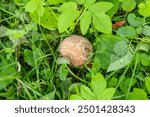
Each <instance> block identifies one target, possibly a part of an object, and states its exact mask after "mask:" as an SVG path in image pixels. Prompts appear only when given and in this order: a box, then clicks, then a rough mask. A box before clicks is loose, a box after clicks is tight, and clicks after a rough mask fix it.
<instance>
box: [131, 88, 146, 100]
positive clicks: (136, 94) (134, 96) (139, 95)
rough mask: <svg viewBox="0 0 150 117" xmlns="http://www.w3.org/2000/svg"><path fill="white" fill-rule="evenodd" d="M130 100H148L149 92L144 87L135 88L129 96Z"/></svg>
mask: <svg viewBox="0 0 150 117" xmlns="http://www.w3.org/2000/svg"><path fill="white" fill-rule="evenodd" d="M128 100H148V97H147V94H146V92H145V91H144V90H143V89H138V88H134V89H133V92H131V93H130V94H129V96H128Z"/></svg>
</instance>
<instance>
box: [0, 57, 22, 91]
mask: <svg viewBox="0 0 150 117" xmlns="http://www.w3.org/2000/svg"><path fill="white" fill-rule="evenodd" d="M15 66H16V63H14V62H13V61H8V60H6V58H3V57H1V62H0V90H1V89H4V88H6V87H7V85H9V84H10V83H12V82H13V80H14V79H17V78H19V77H20V76H19V75H17V70H16V67H15Z"/></svg>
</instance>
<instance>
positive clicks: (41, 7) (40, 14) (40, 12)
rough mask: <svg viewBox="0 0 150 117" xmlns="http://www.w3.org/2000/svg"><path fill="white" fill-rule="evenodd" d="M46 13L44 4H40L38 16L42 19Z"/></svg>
mask: <svg viewBox="0 0 150 117" xmlns="http://www.w3.org/2000/svg"><path fill="white" fill-rule="evenodd" d="M44 11H45V8H44V7H43V4H42V2H41V3H40V5H39V6H38V8H37V13H38V15H39V16H40V17H41V16H43V15H44Z"/></svg>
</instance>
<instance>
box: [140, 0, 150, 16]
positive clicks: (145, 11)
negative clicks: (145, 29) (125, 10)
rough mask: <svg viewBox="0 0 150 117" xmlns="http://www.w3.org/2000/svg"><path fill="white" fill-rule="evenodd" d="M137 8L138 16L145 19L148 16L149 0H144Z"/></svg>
mask: <svg viewBox="0 0 150 117" xmlns="http://www.w3.org/2000/svg"><path fill="white" fill-rule="evenodd" d="M138 7H139V10H138V12H139V14H140V15H142V16H145V17H148V16H150V12H149V11H150V0H146V1H145V2H144V3H140V4H139V5H138Z"/></svg>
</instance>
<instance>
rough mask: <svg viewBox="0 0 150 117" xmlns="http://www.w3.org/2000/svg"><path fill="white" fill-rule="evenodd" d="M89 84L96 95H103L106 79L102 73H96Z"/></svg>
mask: <svg viewBox="0 0 150 117" xmlns="http://www.w3.org/2000/svg"><path fill="white" fill-rule="evenodd" d="M90 86H91V89H92V90H93V92H94V94H95V95H96V96H98V95H103V92H104V90H105V88H106V80H105V79H104V77H103V76H102V74H100V73H98V74H96V75H95V76H94V77H93V78H92V81H91V85H90ZM97 98H98V97H97Z"/></svg>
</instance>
